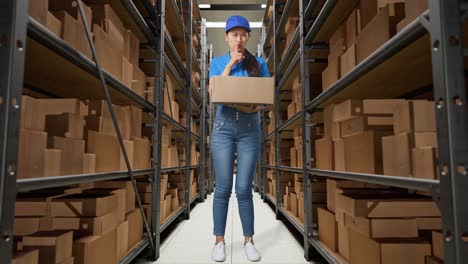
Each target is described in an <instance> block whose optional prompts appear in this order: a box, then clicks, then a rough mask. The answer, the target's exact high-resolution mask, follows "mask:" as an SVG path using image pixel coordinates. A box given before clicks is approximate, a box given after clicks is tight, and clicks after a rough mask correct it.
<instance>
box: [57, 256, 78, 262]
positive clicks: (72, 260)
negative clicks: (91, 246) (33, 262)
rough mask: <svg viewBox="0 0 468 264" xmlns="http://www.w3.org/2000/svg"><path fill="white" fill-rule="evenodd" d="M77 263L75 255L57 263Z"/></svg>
mask: <svg viewBox="0 0 468 264" xmlns="http://www.w3.org/2000/svg"><path fill="white" fill-rule="evenodd" d="M74 263H75V258H74V257H69V258H67V259H66V260H64V261H62V262H60V263H56V264H74Z"/></svg>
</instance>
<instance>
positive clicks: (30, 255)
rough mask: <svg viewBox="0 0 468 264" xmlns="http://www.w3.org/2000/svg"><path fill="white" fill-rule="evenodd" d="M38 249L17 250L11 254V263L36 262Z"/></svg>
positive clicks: (24, 263)
mask: <svg viewBox="0 0 468 264" xmlns="http://www.w3.org/2000/svg"><path fill="white" fill-rule="evenodd" d="M38 263H39V250H37V249H34V250H26V251H17V252H15V253H14V255H13V259H12V260H11V264H38Z"/></svg>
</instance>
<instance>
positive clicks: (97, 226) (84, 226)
mask: <svg viewBox="0 0 468 264" xmlns="http://www.w3.org/2000/svg"><path fill="white" fill-rule="evenodd" d="M117 213H118V212H117V210H115V211H113V212H111V213H108V214H106V215H103V216H98V217H81V218H71V217H55V218H53V220H52V228H53V229H54V230H74V231H78V233H79V234H83V235H89V236H100V235H102V234H104V233H107V232H109V231H111V230H113V229H115V228H116V227H117V226H118V225H119V223H118V219H117Z"/></svg>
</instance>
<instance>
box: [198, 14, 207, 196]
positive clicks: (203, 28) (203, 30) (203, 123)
mask: <svg viewBox="0 0 468 264" xmlns="http://www.w3.org/2000/svg"><path fill="white" fill-rule="evenodd" d="M196 8H198V7H196ZM201 47H202V48H201V57H200V64H201V83H200V85H201V93H202V94H201V98H202V109H201V116H200V134H201V137H200V139H201V142H200V157H201V159H200V160H201V164H200V165H201V177H202V179H203V200H204V199H205V192H207V191H208V186H205V182H206V166H207V162H206V156H207V155H206V125H207V123H206V103H207V100H208V98H207V97H208V96H207V91H206V52H207V50H206V19H204V18H202V21H201Z"/></svg>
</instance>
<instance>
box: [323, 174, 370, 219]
mask: <svg viewBox="0 0 468 264" xmlns="http://www.w3.org/2000/svg"><path fill="white" fill-rule="evenodd" d="M326 184H327V191H326V193H327V208H328V210H330V211H332V212H335V197H336V193H342V191H341V188H364V187H366V186H367V185H368V184H367V183H364V182H355V181H343V180H335V179H327V183H326Z"/></svg>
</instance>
